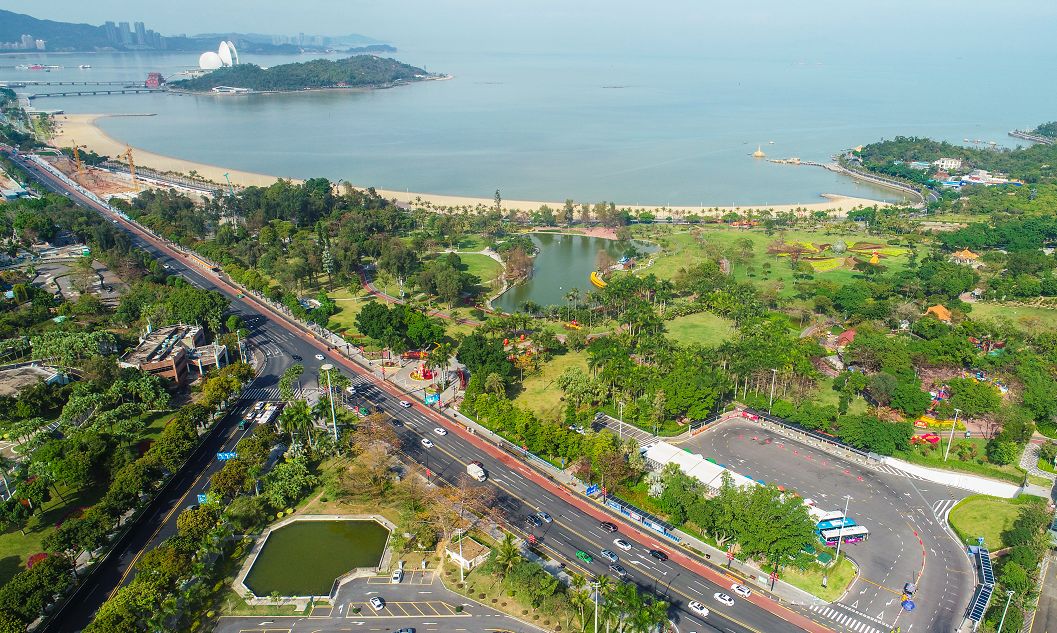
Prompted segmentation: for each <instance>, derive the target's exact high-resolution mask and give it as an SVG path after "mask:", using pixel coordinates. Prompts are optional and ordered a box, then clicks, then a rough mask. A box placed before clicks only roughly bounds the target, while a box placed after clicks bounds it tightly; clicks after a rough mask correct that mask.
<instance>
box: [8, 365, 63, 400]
mask: <svg viewBox="0 0 1057 633" xmlns="http://www.w3.org/2000/svg"><path fill="white" fill-rule="evenodd" d="M58 376H59V372H58V371H57V370H55V369H53V368H51V367H42V366H40V365H23V366H21V367H9V368H6V369H0V396H16V395H18V393H19V392H20V391H22V390H23V389H27V388H29V387H32V386H33V385H35V384H37V383H38V382H41V381H44V382H49V381H53V380H55V379H56V378H57V377H58Z"/></svg>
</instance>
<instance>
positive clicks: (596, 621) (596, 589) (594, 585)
mask: <svg viewBox="0 0 1057 633" xmlns="http://www.w3.org/2000/svg"><path fill="white" fill-rule="evenodd" d="M591 586H592V587H594V590H595V592H594V593H595V633H598V581H597V580H596V581H594V582H593V583H591Z"/></svg>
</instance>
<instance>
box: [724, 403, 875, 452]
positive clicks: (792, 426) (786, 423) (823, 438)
mask: <svg viewBox="0 0 1057 633" xmlns="http://www.w3.org/2000/svg"><path fill="white" fill-rule="evenodd" d="M742 411H743V413H742V415H743V416H745V414H748V416H754V417H749V419H751V420H757V419H759V420H766V421H767V422H769V423H771V424H777V425H778V426H781V427H783V428H785V429H787V430H789V431H793V432H795V433H800V434H802V435H806V436H808V437H810V438H811V439H813V440H817V441H819V442H823V443H825V444H829V445H831V446H833V447H834V448H839V449H842V450H845V451H848V452H850V453H854V454H855V455H858V456H859V457H862V458H863V459H873V460H878V459H880V456H879V455H877V454H875V453H867V452H866V451H862V450H859V449H857V448H855V447H854V446H850V445H848V444H845V443H844V442H842V441H840V440H839V439H837V438H836V437H834V436H832V435H826V434H825V433H820V432H818V431H814V430H812V429H807V428H804V427H802V426H800V425H799V424H797V423H796V422H792V421H790V420H785V419H783V418H779V417H777V416H774V415H771V414H769V413H767V412H766V411H758V410H756V409H752V408H749V407H746V408H745V409H743V410H742Z"/></svg>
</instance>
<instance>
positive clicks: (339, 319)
mask: <svg viewBox="0 0 1057 633" xmlns="http://www.w3.org/2000/svg"><path fill="white" fill-rule="evenodd" d="M327 295H328V296H329V297H330V298H331V299H333V300H334V302H335V303H337V304H338V313H337V314H335V315H334V316H332V317H330V323H328V324H327V327H328V328H329V329H331V330H333V331H335V332H343V331H345V330H352V331H353V332H356V331H357V330H356V315H357V314H359V313H360V308H362V307H363V306H364V304H365V303H367V302H368V301H369V300H370V297H371V295H370V294H368V293H367V292H366V291H363V290H360V291H357V292H355V293H352V292H349V289H348V288H339V289H337V290H332V291H330V292H328V293H327Z"/></svg>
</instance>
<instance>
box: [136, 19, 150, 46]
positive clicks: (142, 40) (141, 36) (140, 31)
mask: <svg viewBox="0 0 1057 633" xmlns="http://www.w3.org/2000/svg"><path fill="white" fill-rule="evenodd" d="M136 43H137V44H139V45H140V46H146V45H147V27H146V26H144V25H143V23H142V22H136Z"/></svg>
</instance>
